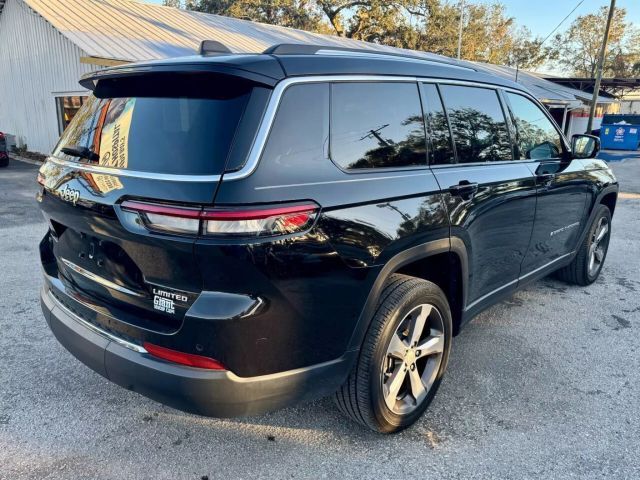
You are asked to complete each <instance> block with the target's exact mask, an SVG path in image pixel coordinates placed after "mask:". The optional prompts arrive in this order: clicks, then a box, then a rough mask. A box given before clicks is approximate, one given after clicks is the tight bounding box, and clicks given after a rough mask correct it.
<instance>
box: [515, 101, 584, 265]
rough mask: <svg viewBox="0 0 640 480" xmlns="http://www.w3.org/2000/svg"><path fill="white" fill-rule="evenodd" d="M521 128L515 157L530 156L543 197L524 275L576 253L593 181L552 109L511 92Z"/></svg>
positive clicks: (539, 191) (540, 199)
mask: <svg viewBox="0 0 640 480" xmlns="http://www.w3.org/2000/svg"><path fill="white" fill-rule="evenodd" d="M505 98H506V99H507V103H508V104H509V110H510V112H511V117H512V119H513V123H514V125H515V127H516V142H515V155H516V158H519V159H526V160H530V161H531V162H530V163H529V166H530V167H531V170H532V173H533V174H534V175H535V177H536V182H537V188H538V201H537V206H536V216H535V227H534V230H533V235H532V236H531V244H530V247H529V250H528V252H527V255H526V256H525V259H524V261H523V264H522V275H523V276H525V275H528V274H532V273H535V272H537V271H538V270H542V269H544V268H547V267H548V268H550V269H553V266H554V264H556V263H560V262H561V261H562V260H563V259H564V258H566V257H568V256H569V255H571V253H572V252H573V251H574V249H575V248H576V244H577V241H578V237H579V235H580V232H581V231H582V229H583V227H584V222H586V220H587V219H586V201H587V189H588V183H587V178H586V175H585V172H584V168H583V165H582V162H581V161H580V160H570V159H569V157H568V150H567V148H566V145H565V143H564V141H563V139H562V135H561V134H560V132H559V131H558V129H557V127H556V126H555V125H554V123H553V121H552V120H551V119H550V117H549V115H548V114H547V112H546V111H545V110H544V109H543V108H542V107H540V106H538V105H537V104H536V103H534V102H533V101H532V100H531V99H529V98H527V97H525V96H524V95H520V94H517V93H512V92H507V93H505Z"/></svg>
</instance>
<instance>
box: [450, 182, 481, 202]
mask: <svg viewBox="0 0 640 480" xmlns="http://www.w3.org/2000/svg"><path fill="white" fill-rule="evenodd" d="M449 191H450V192H451V195H455V196H457V197H462V198H463V199H465V200H468V199H470V198H471V197H473V195H475V193H476V192H477V191H478V184H477V183H471V182H469V181H468V180H462V181H461V182H460V183H458V185H452V186H450V187H449Z"/></svg>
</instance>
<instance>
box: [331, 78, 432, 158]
mask: <svg viewBox="0 0 640 480" xmlns="http://www.w3.org/2000/svg"><path fill="white" fill-rule="evenodd" d="M425 154H426V152H425V134H424V124H423V120H422V108H421V106H420V97H419V95H418V86H417V85H416V84H414V83H335V84H333V85H332V87H331V158H332V159H333V161H334V162H336V163H337V164H338V165H339V166H340V167H342V168H345V169H356V168H395V167H409V166H415V165H425V164H426V157H425Z"/></svg>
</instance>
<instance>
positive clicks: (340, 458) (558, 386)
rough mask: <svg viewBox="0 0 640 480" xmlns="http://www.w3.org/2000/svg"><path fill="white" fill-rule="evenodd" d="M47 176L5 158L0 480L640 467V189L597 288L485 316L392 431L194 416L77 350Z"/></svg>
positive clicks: (274, 418) (521, 473) (524, 299)
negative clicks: (70, 341) (54, 303)
mask: <svg viewBox="0 0 640 480" xmlns="http://www.w3.org/2000/svg"><path fill="white" fill-rule="evenodd" d="M631 174H633V175H638V176H639V177H640V169H638V170H636V171H635V173H634V172H633V171H632V170H631ZM35 175H36V168H35V167H33V166H30V165H26V164H22V163H18V162H13V163H12V164H11V166H10V167H9V168H8V169H1V170H0V292H2V298H4V304H3V305H4V308H3V312H2V315H0V479H3V480H4V479H7V480H9V479H11V480H13V479H22V478H33V479H42V478H46V479H58V478H65V479H66V478H74V479H75V478H91V479H112V478H118V479H119V478H127V479H128V478H132V479H133V478H135V479H195V480H198V479H205V478H208V479H214V478H252V479H259V478H347V479H348V478H379V479H383V478H513V479H522V478H547V479H548V478H554V479H559V478H629V479H632V478H640V199H634V198H633V196H629V197H628V198H624V199H620V200H619V202H618V207H617V209H616V213H615V216H614V219H613V236H612V239H611V244H610V249H609V255H608V258H607V261H606V264H605V267H604V270H603V272H602V275H601V276H600V278H599V280H598V281H597V282H596V283H595V284H594V285H592V286H590V287H588V288H583V287H574V286H569V285H565V284H563V283H560V282H558V281H556V280H552V279H544V280H542V281H539V282H537V283H535V284H533V285H532V286H530V287H528V288H526V289H525V290H524V291H521V292H519V293H517V294H516V295H514V296H513V297H511V298H510V299H508V300H507V301H504V302H502V303H500V304H499V305H497V306H495V307H493V308H491V309H490V310H488V311H486V312H484V313H482V314H481V315H479V316H478V317H477V318H476V319H475V320H474V321H473V322H472V323H471V324H469V325H468V326H467V327H466V328H465V329H464V330H463V332H462V333H461V334H460V335H459V336H458V337H456V338H455V339H454V342H453V350H452V355H451V360H450V365H449V371H448V373H447V375H446V377H445V380H444V382H443V384H442V386H441V389H440V391H439V393H438V395H437V396H436V398H435V400H434V402H433V403H432V405H431V407H430V409H429V410H428V412H427V414H426V415H425V416H424V417H423V418H422V420H420V421H419V422H418V424H417V425H416V426H415V427H413V428H411V429H409V430H406V431H405V432H403V433H400V434H398V435H394V436H382V435H377V434H373V433H370V432H368V431H366V430H364V429H362V428H361V427H359V426H358V425H356V424H354V423H351V422H350V421H348V420H347V419H346V418H344V417H342V416H341V415H340V414H339V413H338V411H337V410H336V409H335V407H334V406H333V404H332V402H331V400H329V399H324V400H320V401H317V402H315V403H311V404H306V405H300V406H297V407H293V408H288V409H285V410H281V411H278V412H274V413H270V414H267V415H263V416H259V417H250V418H242V419H230V420H220V419H211V418H204V417H198V416H194V415H189V414H185V413H182V412H179V411H176V410H173V409H171V408H168V407H164V406H162V405H160V404H158V403H155V402H154V401H151V400H148V399H146V398H144V397H142V396H139V395H137V394H135V393H132V392H129V391H127V390H124V389H122V388H120V387H118V386H116V385H113V384H111V383H110V382H108V381H107V380H105V379H104V378H102V377H100V376H99V375H98V374H96V373H94V372H92V371H91V370H89V369H88V368H87V367H85V366H84V365H82V364H81V363H80V362H78V361H77V360H75V358H73V357H72V356H71V355H70V354H69V353H68V352H67V351H66V350H64V348H62V347H61V346H60V345H59V344H58V343H57V341H56V340H55V339H54V337H53V335H52V334H51V332H50V331H49V329H48V328H47V326H46V323H45V321H44V318H43V317H42V314H41V312H40V307H39V303H38V291H39V288H40V285H41V274H40V266H39V260H38V242H39V240H40V238H41V237H42V235H43V234H44V232H45V231H46V226H45V224H44V222H43V220H42V217H41V216H40V214H39V212H38V211H37V207H36V202H35V200H34V193H35V191H36V183H35Z"/></svg>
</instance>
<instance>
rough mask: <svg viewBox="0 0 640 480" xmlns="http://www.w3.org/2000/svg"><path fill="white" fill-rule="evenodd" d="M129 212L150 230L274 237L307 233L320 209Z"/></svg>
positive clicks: (131, 204)
mask: <svg viewBox="0 0 640 480" xmlns="http://www.w3.org/2000/svg"><path fill="white" fill-rule="evenodd" d="M122 209H123V210H125V211H131V212H136V213H137V214H138V216H139V218H140V219H141V220H142V223H143V224H144V225H145V227H147V228H148V229H149V230H152V231H158V232H170V233H179V234H193V235H196V234H198V233H202V234H203V235H209V236H221V235H222V236H229V235H233V236H245V237H246V236H251V237H253V236H272V235H286V234H291V233H296V232H301V231H304V230H307V229H308V228H310V227H311V226H312V225H313V222H314V221H315V218H316V215H317V212H318V205H317V204H315V203H311V202H309V203H303V204H296V205H287V206H277V207H274V206H271V207H247V208H233V209H232V208H217V209H207V210H205V209H202V208H191V207H177V206H168V205H160V204H153V203H145V202H137V201H125V202H123V203H122Z"/></svg>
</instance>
